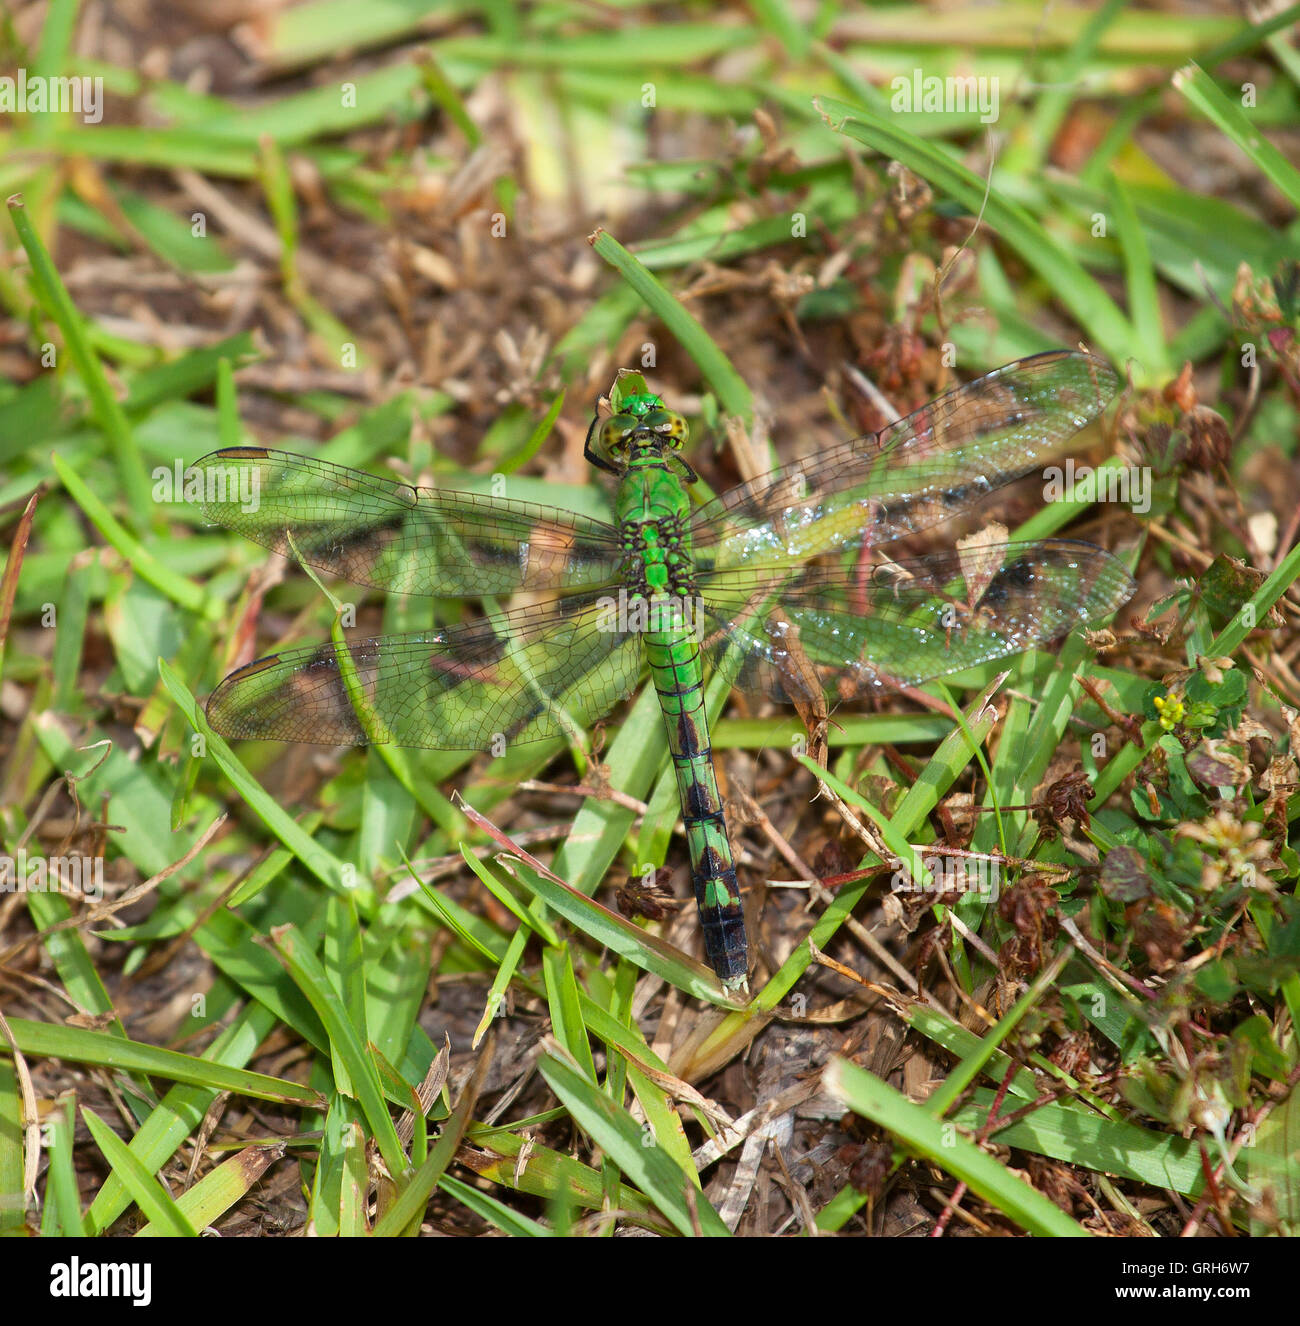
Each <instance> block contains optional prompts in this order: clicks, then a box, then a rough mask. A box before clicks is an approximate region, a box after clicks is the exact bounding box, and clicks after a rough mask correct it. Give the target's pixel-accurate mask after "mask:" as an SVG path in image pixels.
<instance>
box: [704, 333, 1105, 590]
mask: <svg viewBox="0 0 1300 1326" xmlns="http://www.w3.org/2000/svg"><path fill="white" fill-rule="evenodd" d="M1115 387H1116V378H1115V374H1114V372H1113V371H1112V370H1111V368H1110V366H1109V365H1108V364H1106V363H1105V362H1104V361H1103V360H1101V359H1098V358H1096V357H1095V356H1093V355H1088V354H1082V353H1076V352H1065V351H1053V352H1051V353H1048V354H1042V355H1035V356H1033V357H1032V358H1029V359H1022V360H1019V361H1017V362H1016V363H1014V364H1008V365H1007V366H1006V367H1004V368H999V369H996V370H995V371H994V372H992V373H988V374H986V375H985V376H984V377H982V378H978V379H976V380H975V381H974V382H970V383H967V384H966V385H965V386H963V387H959V388H957V389H956V390H955V391H951V392H949V393H948V394H947V395H945V396H941V397H939V399H937V400H935V401H932V402H931V403H930V404H928V405H926V406H923V407H922V408H921V409H919V410H917V411H915V412H914V413H913V414H910V415H908V416H907V417H906V418H904V419H900V420H899V421H898V422H897V423H895V424H892V425H890V427H888V428H886V429H883V430H882V431H881V432H879V433H873V434H869V435H867V436H865V437H860V438H856V439H854V440H852V441H849V442H845V443H842V444H840V445H838V446H834V447H831V448H830V449H829V450H827V451H823V452H821V453H819V454H818V455H816V456H812V457H809V458H808V459H806V460H802V461H795V462H793V463H792V464H790V465H785V466H782V467H781V468H780V469H778V470H775V471H773V472H772V473H771V474H766V475H763V476H761V477H759V478H757V479H754V480H752V481H750V482H749V483H744V484H741V485H739V486H738V487H736V488H733V489H731V490H730V491H728V492H726V493H723V494H722V495H721V496H719V497H717V498H715V499H714V500H713V501H711V502H709V503H707V504H706V505H704V506H702V507H700V508H699V510H698V511H696V512H695V515H694V518H693V520H692V526H691V537H692V544H693V547H694V550H695V556H696V560H697V563H698V564H699V566H700V568H701V569H702V570H706V571H707V570H712V571H715V572H721V571H725V570H727V569H728V568H732V567H735V568H742V567H743V568H753V567H761V566H774V567H775V566H791V565H798V564H800V563H802V562H804V561H806V560H807V559H809V558H813V557H818V556H821V555H823V554H825V553H828V552H833V551H836V550H840V549H846V548H865V549H871V548H875V547H877V546H880V545H884V544H888V543H891V542H892V541H893V540H895V539H899V538H902V537H904V536H905V535H908V534H915V533H917V532H918V531H920V530H924V529H928V528H930V527H931V526H933V525H935V524H938V523H939V522H940V521H944V520H947V519H949V518H950V517H952V516H955V515H957V514H958V513H959V512H961V511H963V510H964V509H966V508H967V507H969V506H971V505H972V504H973V503H975V502H977V501H979V500H980V499H981V498H982V497H985V496H987V495H988V494H989V493H991V492H993V491H994V490H996V489H997V488H1000V487H1002V486H1003V485H1005V484H1008V483H1011V482H1013V481H1014V480H1016V479H1019V478H1023V477H1024V476H1025V475H1027V474H1030V473H1032V472H1033V471H1034V470H1036V469H1038V468H1039V467H1040V466H1042V465H1043V464H1045V463H1046V462H1048V461H1049V460H1052V459H1054V458H1056V457H1057V456H1059V455H1061V454H1062V452H1063V451H1064V450H1066V449H1067V447H1068V444H1069V442H1070V439H1071V438H1072V437H1073V436H1074V435H1075V434H1076V433H1077V432H1078V431H1079V430H1080V429H1081V428H1083V427H1084V426H1086V425H1087V424H1088V423H1089V422H1091V421H1092V420H1094V419H1096V418H1097V417H1098V416H1099V415H1100V414H1101V413H1102V411H1103V410H1104V409H1105V408H1106V405H1107V403H1108V402H1109V401H1110V399H1111V397H1112V396H1113V395H1114V392H1115Z"/></svg>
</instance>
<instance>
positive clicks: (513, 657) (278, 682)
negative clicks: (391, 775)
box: [207, 594, 642, 755]
mask: <svg viewBox="0 0 1300 1326" xmlns="http://www.w3.org/2000/svg"><path fill="white" fill-rule="evenodd" d="M607 602H609V600H598V599H597V596H596V595H594V594H585V595H575V596H574V597H572V598H568V599H564V600H561V601H559V602H554V603H545V604H537V605H534V606H532V607H528V608H521V609H518V610H516V611H514V612H510V613H504V614H501V615H500V616H499V617H498V618H497V619H496V621H495V624H494V623H493V622H492V621H491V620H488V619H483V620H480V621H473V622H469V623H466V624H464V625H458V626H452V627H448V628H446V629H445V630H441V631H429V632H421V633H417V634H412V635H390V636H379V637H377V638H374V639H368V640H356V641H352V642H350V643H349V645H348V652H349V654H350V657H351V660H352V665H353V667H354V668H355V671H356V679H357V681H358V682H359V684H360V694H361V696H362V697H363V702H362V710H363V713H364V715H365V721H363V720H362V718H361V717H359V716H358V712H357V707H356V706H354V705H353V703H352V699H351V694H350V692H349V689H348V685H347V681H346V680H345V677H344V672H343V667H342V665H341V663H340V659H339V655H338V651H337V650H336V649H335V647H334V646H333V645H332V644H324V645H320V646H317V647H314V648H303V649H289V650H285V651H283V652H281V653H279V654H271V655H269V656H268V657H266V658H259V659H257V660H256V661H255V662H252V663H249V664H248V665H247V666H246V667H242V668H239V669H238V670H237V671H235V672H232V673H231V674H230V676H228V677H227V678H226V679H225V680H224V681H223V682H222V683H221V684H220V685H219V686H218V687H217V689H216V690H215V691H213V693H212V695H211V696H210V697H209V699H208V706H207V713H208V721H209V723H211V725H212V726H213V728H214V729H215V730H216V731H217V732H219V733H221V734H222V736H225V737H231V738H240V739H244V738H255V739H263V740H272V741H306V742H316V743H318V744H321V745H331V746H333V745H354V746H359V745H367V744H370V743H371V742H372V741H373V742H376V743H385V742H391V743H393V744H395V745H398V746H424V747H430V748H433V749H437V750H474V751H491V753H493V754H498V755H499V754H501V753H502V752H501V749H500V748H499V746H500V741H502V740H503V741H504V742H505V743H506V744H507V745H514V744H519V743H521V742H526V741H543V740H546V739H548V738H551V737H556V736H561V735H563V734H564V733H565V732H566V731H574V730H576V729H578V728H582V727H586V726H587V725H589V724H590V723H593V722H595V721H596V720H597V719H598V718H601V717H602V716H603V715H604V714H606V713H608V712H609V710H610V709H611V708H612V707H613V706H614V705H615V704H617V703H618V701H620V700H622V699H624V698H626V696H628V695H629V694H630V693H631V692H632V690H633V689H634V688H635V686H636V683H637V680H638V678H639V675H640V672H641V665H642V649H641V641H640V637H639V636H637V635H635V634H629V633H627V632H620V631H618V630H613V629H609V615H608V612H609V610H608V609H607V608H606V607H604V606H602V604H604V603H607Z"/></svg>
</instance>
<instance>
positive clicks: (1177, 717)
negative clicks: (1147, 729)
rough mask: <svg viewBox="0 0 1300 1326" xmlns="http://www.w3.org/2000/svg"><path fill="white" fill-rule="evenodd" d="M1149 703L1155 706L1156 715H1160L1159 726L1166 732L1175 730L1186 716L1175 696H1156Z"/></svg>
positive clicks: (1180, 702) (1185, 711) (1181, 703)
mask: <svg viewBox="0 0 1300 1326" xmlns="http://www.w3.org/2000/svg"><path fill="white" fill-rule="evenodd" d="M1151 703H1152V704H1154V705H1155V707H1156V713H1158V714H1159V715H1160V726H1161V727H1162V728H1164V730H1165V731H1166V732H1171V731H1172V730H1173V729H1174V728H1176V727H1177V726H1178V724H1179V723H1181V722H1182V721H1183V719H1184V717H1185V716H1186V714H1187V710H1186V709H1185V708H1184V707H1183V702H1182V701H1181V700H1180V699H1179V698H1178V697H1177V696H1176V695H1164V696H1161V695H1157V696H1156V698H1155V699H1154V700H1152V702H1151Z"/></svg>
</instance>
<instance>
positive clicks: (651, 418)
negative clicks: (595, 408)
mask: <svg viewBox="0 0 1300 1326" xmlns="http://www.w3.org/2000/svg"><path fill="white" fill-rule="evenodd" d="M686 437H687V428H686V420H685V419H684V418H682V416H681V415H680V414H677V413H676V412H675V411H672V410H666V409H665V408H664V405H663V402H662V401H661V400H660V399H659V397H658V396H654V395H650V394H648V393H647V394H644V395H643V394H637V395H630V396H625V397H623V398H622V400H621V401H620V402H619V409H618V413H616V414H614V415H612V416H611V417H610V418H608V419H605V420H603V421H602V422H601V423H600V424H599V425H598V429H597V432H596V436H595V439H594V441H595V444H596V452H597V454H598V456H600V457H601V458H603V459H604V460H606V461H607V462H608V466H607V467H608V468H610V469H612V470H614V472H615V473H617V474H618V476H619V485H618V495H617V497H616V499H615V512H616V515H617V519H618V526H619V530H620V533H621V535H622V540H623V549H624V552H625V553H626V554H627V557H628V564H627V570H628V572H629V580H630V582H631V583H630V585H629V588H630V589H632V590H633V592H639V593H644V594H649V595H663V594H672V595H689V594H693V593H694V589H695V585H694V566H693V564H692V561H691V551H690V538H689V521H690V514H691V503H690V498H689V497H688V496H687V493H686V485H687V484H688V483H693V482H694V480H695V473H694V471H693V470H692V469H691V467H690V466H689V465H687V464H686V462H685V461H683V460H682V459H681V457H680V456H679V455H678V452H679V451H680V450H681V447H682V444H683V443H684V442H685V440H686Z"/></svg>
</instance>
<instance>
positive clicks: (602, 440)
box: [587, 393, 688, 474]
mask: <svg viewBox="0 0 1300 1326" xmlns="http://www.w3.org/2000/svg"><path fill="white" fill-rule="evenodd" d="M687 435H688V430H687V427H686V420H685V419H684V418H683V417H682V416H681V415H680V414H678V413H677V412H676V411H675V410H668V409H665V408H664V403H663V401H662V400H660V398H659V397H658V396H653V395H650V394H648V393H647V394H645V395H637V396H624V397H623V399H622V401H621V402H620V408H619V411H618V413H617V414H612V415H610V416H609V418H608V419H598V420H596V421H595V423H593V424H592V431H591V432H590V433H588V435H587V459H588V460H592V461H595V463H596V464H598V465H601V467H602V468H603V469H612V470H614V472H615V473H617V474H622V473H624V472H625V471H626V469H627V466H628V461H629V460H630V458H631V457H632V456H633V454H635V452H636V451H638V450H640V449H646V450H652V451H656V452H658V453H659V454H661V455H662V454H663V452H665V451H672V452H677V451H680V450H681V449H682V447H683V445H684V444H685V442H686V438H687ZM593 449H594V454H593ZM602 462H603V464H602Z"/></svg>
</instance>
